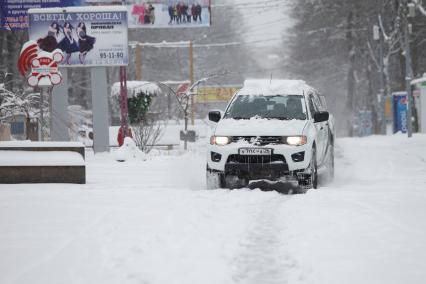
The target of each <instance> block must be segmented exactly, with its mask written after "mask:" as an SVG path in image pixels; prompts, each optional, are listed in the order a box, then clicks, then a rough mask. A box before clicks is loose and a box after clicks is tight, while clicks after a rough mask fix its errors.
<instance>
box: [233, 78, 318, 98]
mask: <svg viewBox="0 0 426 284" xmlns="http://www.w3.org/2000/svg"><path fill="white" fill-rule="evenodd" d="M314 90H315V89H314V88H312V87H311V86H309V85H308V84H306V82H305V81H303V80H271V79H254V80H253V79H251V80H246V81H244V86H243V88H242V89H241V90H240V91H239V92H238V95H258V94H262V95H278V94H282V95H284V94H286V95H303V94H306V93H308V92H309V91H314Z"/></svg>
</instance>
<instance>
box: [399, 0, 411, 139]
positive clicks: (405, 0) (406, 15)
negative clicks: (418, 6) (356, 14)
mask: <svg viewBox="0 0 426 284" xmlns="http://www.w3.org/2000/svg"><path fill="white" fill-rule="evenodd" d="M402 1H403V3H404V5H405V8H406V9H405V10H404V12H405V13H404V15H403V23H404V24H403V29H404V31H403V33H404V56H405V89H406V92H407V135H408V138H411V137H412V136H413V123H412V119H411V118H412V105H413V96H412V93H411V80H412V77H413V75H412V70H411V53H410V38H409V37H410V27H409V22H408V18H409V17H412V16H414V15H413V14H412V13H409V10H410V9H409V4H410V3H409V2H408V0H402Z"/></svg>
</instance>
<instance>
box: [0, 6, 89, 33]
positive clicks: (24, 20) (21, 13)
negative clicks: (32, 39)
mask: <svg viewBox="0 0 426 284" xmlns="http://www.w3.org/2000/svg"><path fill="white" fill-rule="evenodd" d="M84 1H85V0H2V4H1V11H0V12H1V13H0V14H1V27H2V28H4V29H8V30H15V29H27V28H28V14H27V11H28V9H34V8H53V7H70V6H81V5H82V4H83V2H84Z"/></svg>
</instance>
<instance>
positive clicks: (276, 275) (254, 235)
mask: <svg viewBox="0 0 426 284" xmlns="http://www.w3.org/2000/svg"><path fill="white" fill-rule="evenodd" d="M289 199H290V197H289V196H277V195H274V196H273V197H272V198H271V199H270V200H268V201H267V202H265V204H263V206H261V208H260V209H259V210H258V211H256V212H255V213H254V214H253V215H254V218H253V222H254V223H253V226H252V227H251V228H249V229H248V232H247V238H246V239H245V240H242V241H241V245H240V246H241V250H242V251H241V253H239V254H238V255H237V256H236V257H235V258H234V265H235V268H236V272H235V273H234V276H233V279H234V280H235V281H236V282H237V283H256V284H257V283H285V282H286V278H287V277H286V275H285V272H286V270H287V269H290V268H291V267H294V266H295V262H294V261H293V260H292V259H291V258H289V257H288V256H286V255H285V252H284V240H283V239H282V238H281V236H282V234H281V232H282V230H283V225H282V224H283V222H280V220H281V218H282V216H280V215H279V211H280V210H279V209H280V207H281V206H283V205H284V204H285V202H286V201H288V200H289Z"/></svg>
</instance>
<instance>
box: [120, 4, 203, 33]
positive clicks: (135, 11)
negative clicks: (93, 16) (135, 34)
mask: <svg viewBox="0 0 426 284" xmlns="http://www.w3.org/2000/svg"><path fill="white" fill-rule="evenodd" d="M126 3H127V10H128V12H129V27H130V28H194V27H195V28H197V27H209V26H210V21H211V15H210V11H211V8H210V0H156V1H140V0H130V1H126Z"/></svg>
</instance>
